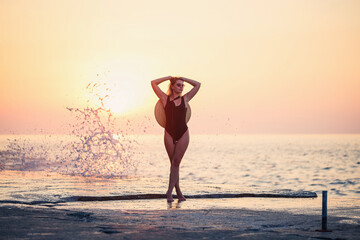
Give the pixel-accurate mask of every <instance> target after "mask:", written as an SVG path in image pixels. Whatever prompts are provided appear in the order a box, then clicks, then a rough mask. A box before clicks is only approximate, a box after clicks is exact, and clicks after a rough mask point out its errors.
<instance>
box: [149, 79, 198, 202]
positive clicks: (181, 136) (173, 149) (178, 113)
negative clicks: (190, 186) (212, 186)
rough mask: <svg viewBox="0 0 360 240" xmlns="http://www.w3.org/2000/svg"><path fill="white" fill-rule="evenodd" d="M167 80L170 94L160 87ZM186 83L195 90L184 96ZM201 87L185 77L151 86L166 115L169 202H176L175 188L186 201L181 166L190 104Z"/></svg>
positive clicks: (187, 138)
mask: <svg viewBox="0 0 360 240" xmlns="http://www.w3.org/2000/svg"><path fill="white" fill-rule="evenodd" d="M167 80H170V84H169V90H168V93H167V94H165V93H164V92H163V91H161V89H160V88H159V86H158V85H159V84H160V83H162V82H164V81H167ZM184 82H187V83H189V84H191V85H192V86H193V88H192V89H191V90H190V91H189V92H188V93H186V94H185V95H184V96H182V94H181V93H182V91H183V87H184ZM200 85H201V84H200V83H199V82H197V81H194V80H191V79H188V78H184V77H171V76H168V77H163V78H158V79H155V80H153V81H151V86H152V88H153V89H154V92H155V93H156V95H157V96H158V97H159V99H160V100H161V102H162V104H163V106H164V109H165V114H166V126H165V134H164V135H165V136H164V143H165V148H166V152H167V154H168V156H169V159H170V162H171V168H170V177H169V188H168V190H167V192H166V197H167V201H168V202H173V201H174V199H173V197H172V191H173V189H174V187H175V189H176V195H177V197H178V199H179V201H185V200H186V199H185V197H184V195H183V194H182V192H181V190H180V186H179V166H180V162H181V159H182V158H183V156H184V154H185V151H186V149H187V147H188V145H189V130H188V127H187V125H186V119H185V118H186V110H187V106H188V102H189V101H190V100H191V99H192V98H193V97H194V96H195V94H196V93H197V92H198V91H199V88H200Z"/></svg>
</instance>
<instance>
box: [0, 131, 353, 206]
mask: <svg viewBox="0 0 360 240" xmlns="http://www.w3.org/2000/svg"><path fill="white" fill-rule="evenodd" d="M109 141H110V142H111V144H109ZM101 144H103V145H107V146H100V145H101ZM80 146H81V147H80ZM0 168H1V169H2V170H0V201H1V202H2V203H30V204H46V203H55V202H59V201H70V200H71V199H72V198H73V197H75V196H122V195H136V194H164V193H165V192H166V190H167V184H168V178H169V169H170V161H169V159H168V157H167V154H166V151H165V147H164V143H163V136H162V135H111V134H110V135H108V138H106V137H105V138H104V136H101V137H100V138H99V139H97V140H96V141H95V140H94V141H90V140H89V139H86V141H85V142H84V139H82V140H79V138H78V137H76V136H69V135H2V136H0ZM180 186H181V188H182V191H183V193H184V195H185V196H186V195H194V194H198V195H199V194H200V195H201V194H219V193H259V192H283V193H286V192H288V193H289V194H291V192H299V191H313V192H316V193H318V194H320V193H321V191H323V190H327V191H328V192H329V196H337V197H346V198H356V199H359V198H360V135H193V134H190V144H189V147H188V149H187V152H186V154H185V156H184V158H183V160H182V162H181V165H180Z"/></svg>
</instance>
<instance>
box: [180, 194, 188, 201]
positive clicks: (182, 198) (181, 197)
mask: <svg viewBox="0 0 360 240" xmlns="http://www.w3.org/2000/svg"><path fill="white" fill-rule="evenodd" d="M178 199H179V201H180V202H182V201H186V198H185V197H184V195H182V194H181V195H178Z"/></svg>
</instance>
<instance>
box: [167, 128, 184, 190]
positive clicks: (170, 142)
mask: <svg viewBox="0 0 360 240" xmlns="http://www.w3.org/2000/svg"><path fill="white" fill-rule="evenodd" d="M164 143H165V148H166V152H167V154H168V156H169V160H170V165H171V159H172V158H173V156H174V151H175V144H174V143H173V140H172V137H171V136H170V134H168V133H167V132H166V131H165V137H164ZM170 171H171V169H170ZM175 189H176V194H177V196H182V193H181V190H180V186H179V181H177V183H176V184H175Z"/></svg>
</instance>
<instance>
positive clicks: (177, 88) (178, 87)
mask: <svg viewBox="0 0 360 240" xmlns="http://www.w3.org/2000/svg"><path fill="white" fill-rule="evenodd" d="M171 87H172V90H173V91H174V92H176V93H178V94H180V93H182V91H183V88H184V81H182V80H176V82H175V83H174V84H173V85H171Z"/></svg>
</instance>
